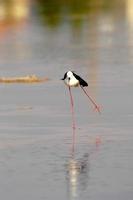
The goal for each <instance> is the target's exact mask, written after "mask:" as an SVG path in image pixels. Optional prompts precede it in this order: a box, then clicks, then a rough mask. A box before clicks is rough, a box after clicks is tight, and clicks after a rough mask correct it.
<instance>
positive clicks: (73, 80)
mask: <svg viewBox="0 0 133 200" xmlns="http://www.w3.org/2000/svg"><path fill="white" fill-rule="evenodd" d="M61 80H63V81H64V83H65V84H66V85H67V86H68V88H69V93H70V99H71V107H72V116H73V127H74V128H75V120H74V109H73V105H74V103H73V97H72V93H71V87H78V86H80V87H81V89H82V90H83V92H84V93H85V94H86V95H87V97H88V98H89V100H90V101H91V103H92V104H93V105H94V108H95V110H97V111H98V112H99V113H100V108H99V106H98V105H97V104H96V103H95V101H94V100H93V99H92V97H91V96H90V95H88V93H87V92H86V90H85V89H84V87H87V86H88V83H87V82H86V81H85V80H83V79H82V78H81V77H80V76H79V75H77V74H75V73H74V72H72V71H68V72H66V73H65V74H64V77H63V78H62V79H61Z"/></svg>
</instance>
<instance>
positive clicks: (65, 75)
mask: <svg viewBox="0 0 133 200" xmlns="http://www.w3.org/2000/svg"><path fill="white" fill-rule="evenodd" d="M66 77H67V72H66V73H65V74H64V77H63V78H62V79H61V80H65V79H66Z"/></svg>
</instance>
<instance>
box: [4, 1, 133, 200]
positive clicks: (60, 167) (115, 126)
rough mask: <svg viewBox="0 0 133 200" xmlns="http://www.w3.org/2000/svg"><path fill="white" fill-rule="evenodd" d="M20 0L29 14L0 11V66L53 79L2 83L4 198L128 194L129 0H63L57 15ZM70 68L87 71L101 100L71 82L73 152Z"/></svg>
mask: <svg viewBox="0 0 133 200" xmlns="http://www.w3.org/2000/svg"><path fill="white" fill-rule="evenodd" d="M24 2H25V4H24V6H23V7H25V8H26V9H27V8H28V11H27V14H26V17H24V19H23V18H22V20H20V19H19V20H18V21H17V22H16V20H13V19H12V20H11V22H8V20H7V21H6V19H5V18H6V17H5V18H4V17H3V18H2V17H1V25H0V26H1V29H0V76H5V77H8V76H12V77H13V76H24V75H27V74H36V75H37V76H39V77H48V78H50V80H49V81H48V82H46V83H38V84H0V94H1V95H0V196H1V199H2V200H8V199H10V200H11V199H13V200H18V199H19V200H21V199H22V200H23V199H25V200H42V199H43V200H52V199H62V200H69V199H70V200H80V199H82V200H88V199H89V200H103V199H106V200H107V199H108V200H112V199H113V200H119V199H120V200H125V199H126V200H132V198H133V179H132V171H133V157H132V152H133V106H132V102H133V15H132V9H133V5H132V3H131V2H130V1H122V2H121V6H118V5H117V4H116V5H117V6H116V7H115V6H112V5H110V6H109V8H110V7H111V8H110V9H105V10H104V9H102V8H99V9H96V10H95V9H94V11H93V9H92V12H91V11H85V12H84V13H80V12H79V13H78V12H77V13H75V12H74V11H73V12H72V13H71V12H70V13H69V12H68V11H67V9H66V10H65V9H64V7H63V8H62V11H61V13H60V17H59V22H58V20H57V22H56V23H55V24H54V25H53V23H50V19H49V18H48V19H47V18H46V16H45V15H43V16H42V15H40V14H39V13H40V12H39V11H38V10H39V9H37V8H39V5H38V4H35V3H34V4H29V3H26V2H27V1H24ZM1 5H2V6H5V5H3V4H1ZM52 5H53V7H54V6H55V5H54V4H52ZM37 6H38V7H37ZM43 6H44V7H47V6H48V5H43ZM0 16H1V15H0ZM54 16H55V18H57V14H54ZM46 19H47V20H46ZM80 20H81V21H80ZM12 21H13V22H12ZM48 22H49V23H48ZM70 69H71V70H74V71H75V72H76V73H77V74H80V75H81V76H82V77H83V78H85V79H86V80H87V81H88V83H89V89H88V91H89V92H90V93H91V94H92V96H94V97H95V99H96V101H97V102H98V103H99V104H100V105H101V109H102V114H101V115H100V116H99V115H98V114H97V113H95V112H93V109H92V107H91V105H90V104H89V102H88V100H87V98H86V97H85V96H84V94H83V92H82V91H80V89H78V88H76V89H73V90H72V92H73V96H74V101H75V115H76V124H77V129H76V146H75V152H74V156H73V157H72V155H71V143H72V128H71V112H70V102H69V96H68V94H69V93H68V91H67V88H66V86H65V85H64V84H63V82H62V81H61V80H60V78H62V76H63V75H64V73H65V72H66V71H67V70H70ZM97 138H99V139H100V142H99V143H98V144H96V140H97Z"/></svg>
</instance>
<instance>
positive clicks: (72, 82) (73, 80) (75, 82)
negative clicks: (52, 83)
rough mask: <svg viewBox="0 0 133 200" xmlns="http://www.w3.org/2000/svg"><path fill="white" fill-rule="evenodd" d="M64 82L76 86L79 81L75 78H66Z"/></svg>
mask: <svg viewBox="0 0 133 200" xmlns="http://www.w3.org/2000/svg"><path fill="white" fill-rule="evenodd" d="M65 83H66V84H67V85H68V86H70V87H78V86H79V81H78V80H77V79H76V78H73V79H70V80H67V81H66V82H65Z"/></svg>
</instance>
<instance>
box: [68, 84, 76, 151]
mask: <svg viewBox="0 0 133 200" xmlns="http://www.w3.org/2000/svg"><path fill="white" fill-rule="evenodd" d="M69 94H70V101H71V112H72V128H73V141H72V153H74V149H75V148H74V147H75V129H76V124H75V116H74V102H73V97H72V93H71V88H70V86H69Z"/></svg>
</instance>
